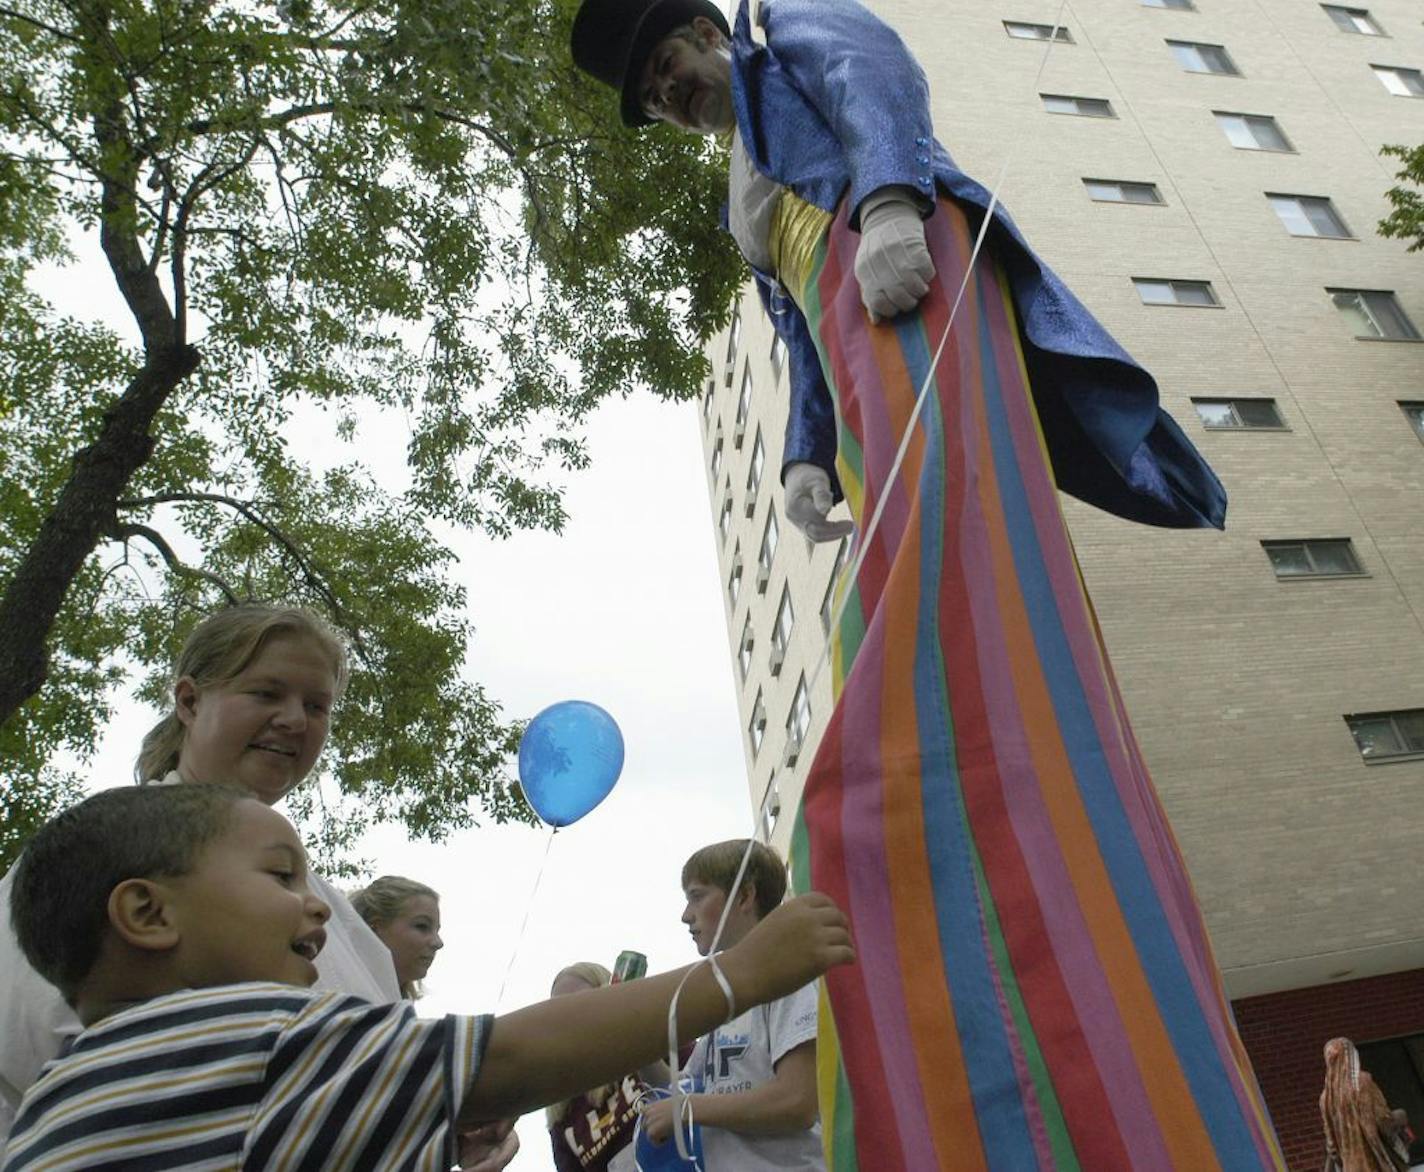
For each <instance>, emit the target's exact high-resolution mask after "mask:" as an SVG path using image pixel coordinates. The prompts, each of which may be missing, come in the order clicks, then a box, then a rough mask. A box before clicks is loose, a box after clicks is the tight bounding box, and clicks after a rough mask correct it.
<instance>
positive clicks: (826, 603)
mask: <svg viewBox="0 0 1424 1172" xmlns="http://www.w3.org/2000/svg"><path fill="white" fill-rule="evenodd" d="M849 550H850V542H849V541H848V540H847V539H846V538H844V537H842V538H841V543H840V545H839V546H837V547H836V560H835V563H834V564H833V565H832V566H831V580H830V581H829V582H827V583H826V593H825V594H824V595H822V597H821V630H823V631H825V632H826V634H827V635H829V634H830V633H831V616H832V615H833V614H834V613H835V609H836V583H837V582H839V581H840V580H841V571H842V570H844V569H845V564H846V558H847V557H848V556H849Z"/></svg>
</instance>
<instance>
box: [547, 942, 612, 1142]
mask: <svg viewBox="0 0 1424 1172" xmlns="http://www.w3.org/2000/svg"><path fill="white" fill-rule="evenodd" d="M559 977H576V978H578V980H580V981H582V982H583V983H584V984H585V985H587V986H588V987H589V988H590V989H601V988H602V987H603V986H604V985H608V984H612V982H613V974H612V973H610V972H609V971H608V970H607V969H606V968H604V967H603V966H602V965H601V964H599V963H598V962H597V961H596V960H580V961H575V962H574V963H573V964H571V965H569V966H567V967H566V968H561V969H560V970H559V971H558V974H557V975H556V976H555V977H554V980H553V983H554V984H558V981H559ZM617 1087H618V1084H617V1083H611V1082H610V1083H604V1084H603V1086H601V1087H595V1088H594V1089H593V1090H591V1091H585V1092H584V1094H582V1095H575V1096H574V1097H573V1098H572V1099H565V1100H564V1101H563V1102H562V1103H554V1104H552V1105H550V1106H549V1107H547V1108H545V1116H546V1118H547V1120H548V1126H549V1127H551V1128H552V1127H558V1126H559V1124H561V1123H562V1122H563V1121H564V1120H565V1119H566V1118H567V1117H568V1114H569V1108H570V1107H572V1106H573V1105H574V1104H575V1103H577V1102H578V1101H579V1099H581V1098H587V1099H588V1101H589V1102H591V1103H593V1104H594V1106H596V1107H600V1108H601V1107H602V1106H603V1104H604V1103H606V1102H608V1100H609V1099H610V1098H611V1097H612V1095H613V1092H614V1091H615V1090H616V1089H617ZM559 1142H560V1143H562V1142H563V1141H562V1140H560V1141H559Z"/></svg>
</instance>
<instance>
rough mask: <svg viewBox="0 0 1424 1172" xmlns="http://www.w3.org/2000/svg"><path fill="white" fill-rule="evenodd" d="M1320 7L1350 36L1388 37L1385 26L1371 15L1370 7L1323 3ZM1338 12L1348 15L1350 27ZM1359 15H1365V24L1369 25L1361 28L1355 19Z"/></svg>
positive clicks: (1337, 26)
mask: <svg viewBox="0 0 1424 1172" xmlns="http://www.w3.org/2000/svg"><path fill="white" fill-rule="evenodd" d="M1320 7H1321V8H1322V9H1324V11H1325V15H1326V16H1328V17H1329V18H1330V20H1331V22H1332V23H1333V24H1334V25H1335V27H1336V28H1337V29H1339V30H1340V31H1341V32H1342V33H1347V34H1349V35H1350V36H1361V37H1387V36H1388V35H1389V34H1388V33H1387V32H1385V31H1384V28H1383V26H1381V24H1380V22H1379V21H1377V20H1376V19H1375V18H1374V17H1373V16H1371V15H1370V10H1369V9H1368V8H1351V7H1349V6H1348V5H1345V4H1322V5H1321V6H1320ZM1337 13H1339V15H1340V16H1343V17H1346V18H1347V20H1349V21H1350V24H1349V27H1348V28H1347V27H1346V24H1345V23H1344V22H1342V21H1341V20H1340V19H1339V17H1338V16H1337V15H1336V14H1337ZM1358 17H1363V18H1364V22H1365V24H1366V25H1368V26H1369V27H1368V28H1361V27H1360V26H1359V24H1358V23H1356V22H1355V20H1354V19H1353V18H1358Z"/></svg>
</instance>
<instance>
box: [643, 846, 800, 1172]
mask: <svg viewBox="0 0 1424 1172" xmlns="http://www.w3.org/2000/svg"><path fill="white" fill-rule="evenodd" d="M746 848H747V841H746V839H733V840H732V841H730V842H719V843H714V844H713V845H712V846H705V847H703V848H702V849H701V850H700V851H698V852H697V853H696V854H694V855H693V856H692V857H691V858H690V859H688V860H687V862H686V863H685V864H684V865H683V868H682V890H683V894H684V895H685V896H686V897H687V907H686V909H685V910H684V911H683V913H682V922H683V923H684V924H686V925H687V926H688V930H689V931H690V932H691V933H692V940H693V943H694V944H696V945H697V951H698V952H699V953H700V954H701V955H702V956H707V955H708V954H709V952H710V950H711V948H712V939H713V936H714V935H715V934H716V931H717V924H718V921H719V920H720V919H721V918H722V913H723V909H724V908H726V906H727V903H728V902H729V901H730V902H731V905H732V906H731V910H730V911H728V912H727V926H726V927H725V928H724V929H723V931H722V939H721V940H720V941H719V943H718V947H720V948H726V949H728V952H727V954H726V955H729V956H730V955H731V954H732V953H734V952H736V950H737V949H738V948H739V947H741V946H742V944H743V942H745V941H747V940H749V939H750V938H751V937H752V936H753V935H754V934H755V933H757V932H760V931H765V930H766V926H767V925H768V923H769V918H770V917H773V916H775V915H777V914H779V913H778V912H777V908H778V907H779V906H780V905H781V901H782V899H783V898H785V895H786V870H785V868H784V867H783V866H782V864H781V860H780V859H779V858H777V856H776V852H775V851H773V850H772V849H771V848H770V847H766V846H763V845H762V844H761V843H759V842H758V843H755V844H753V846H752V855H751V859H750V860H749V861H748V863H747V870H746V874H745V875H744V876H743V878H742V884H741V887H740V888H739V890H738V891H737V893H736V895H735V896H733V894H732V885H733V883H735V882H736V878H737V871H738V870H739V868H740V866H741V862H742V855H743V853H744V852H745V851H746ZM737 1009H738V1015H737V1017H735V1018H734V1019H732V1020H731V1021H729V1022H726V1023H725V1024H724V1025H722V1026H719V1027H718V1028H717V1030H716V1031H715V1032H714V1033H712V1034H709V1035H708V1036H707V1037H704V1038H701V1039H700V1040H699V1041H698V1043H697V1047H696V1049H694V1050H693V1052H692V1057H691V1058H690V1059H689V1060H688V1063H687V1065H686V1067H684V1069H683V1073H684V1074H685V1075H689V1076H691V1078H692V1080H693V1082H694V1084H695V1085H696V1086H697V1087H698V1088H699V1093H695V1094H692V1095H689V1096H688V1098H689V1099H690V1100H691V1104H692V1117H693V1119H694V1120H695V1121H696V1122H698V1123H700V1124H701V1125H702V1152H703V1157H704V1161H705V1166H706V1170H707V1172H770V1170H771V1169H777V1170H792V1172H825V1167H826V1164H825V1157H824V1155H823V1154H822V1149H821V1129H820V1125H819V1123H818V1122H817V1120H818V1111H817V1102H816V986H815V985H814V984H810V983H808V984H806V985H804V986H802V987H800V988H797V989H794V990H787V991H786V993H785V994H784V995H783V996H781V997H779V998H776V999H769V1001H768V1003H767V1004H764V1005H759V1006H744V1005H742V1003H741V1002H740V1001H739V1002H738V1004H737ZM678 1108H679V1102H678V1101H677V1100H676V1099H664V1100H661V1101H659V1102H656V1103H653V1104H651V1105H649V1106H648V1107H646V1108H645V1109H644V1112H643V1124H644V1126H645V1127H646V1128H647V1129H648V1134H649V1136H650V1138H652V1139H654V1140H657V1141H664V1140H666V1139H667V1137H669V1136H670V1135H671V1134H672V1123H673V1115H674V1112H675V1111H676V1110H677V1109H678Z"/></svg>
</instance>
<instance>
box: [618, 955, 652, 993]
mask: <svg viewBox="0 0 1424 1172" xmlns="http://www.w3.org/2000/svg"><path fill="white" fill-rule="evenodd" d="M647 975H648V958H647V957H646V956H644V955H643V954H642V953H641V952H634V951H633V950H632V949H631V948H625V949H624V950H623V951H622V952H620V953H619V954H618V959H617V960H616V961H615V962H614V964H613V984H615V985H616V984H618V983H619V982H620V981H636V980H637V979H638V978H639V977H646V976H647Z"/></svg>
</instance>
